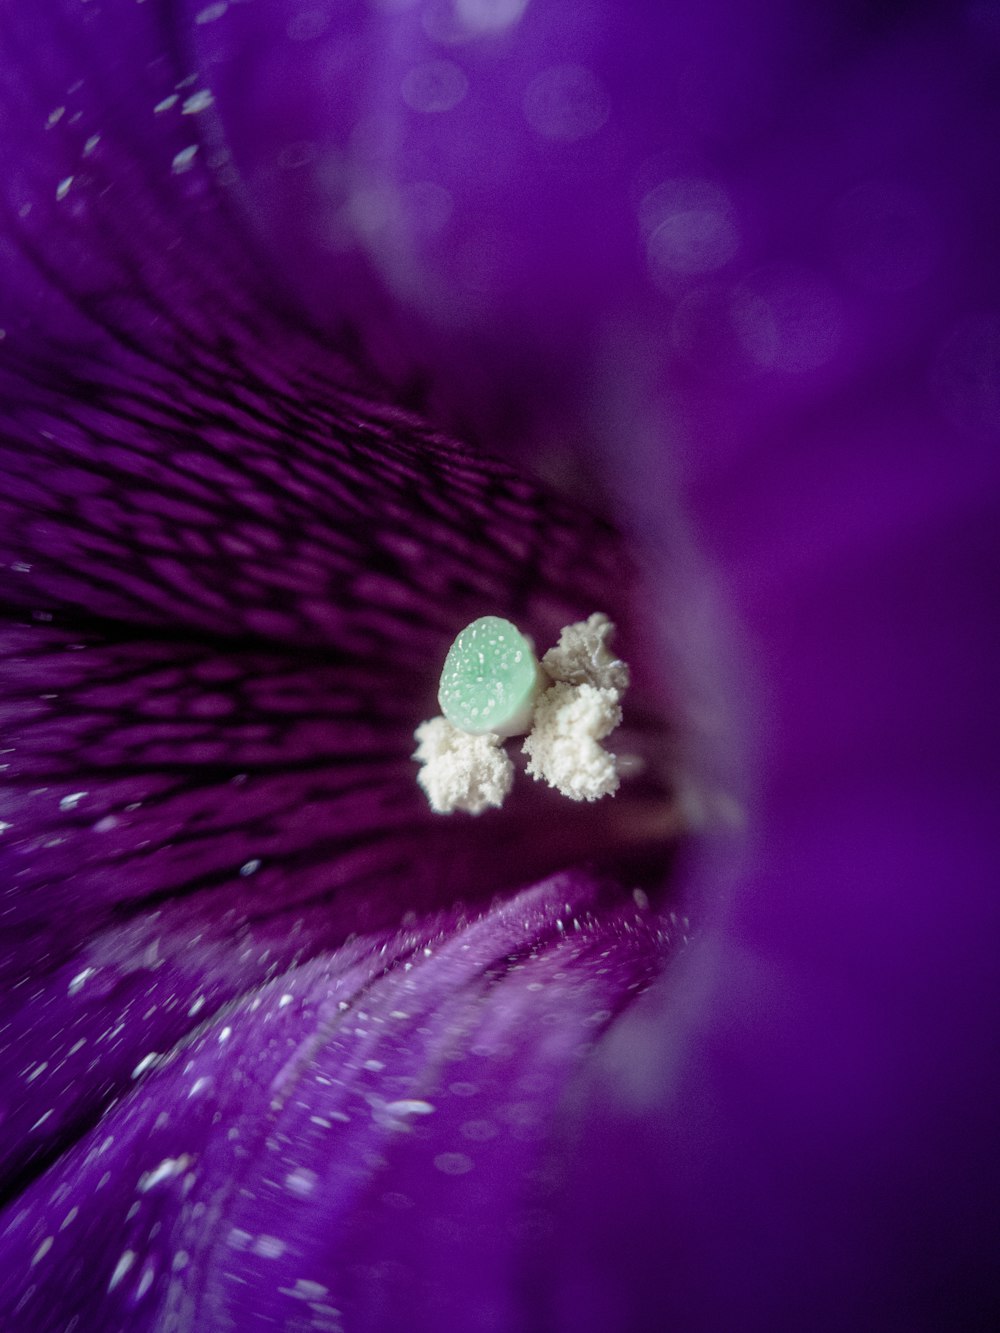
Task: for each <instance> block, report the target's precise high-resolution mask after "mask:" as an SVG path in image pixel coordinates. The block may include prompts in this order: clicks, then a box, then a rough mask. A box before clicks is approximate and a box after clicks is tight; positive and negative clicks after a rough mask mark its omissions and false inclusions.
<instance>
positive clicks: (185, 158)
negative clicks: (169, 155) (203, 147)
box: [171, 143, 198, 176]
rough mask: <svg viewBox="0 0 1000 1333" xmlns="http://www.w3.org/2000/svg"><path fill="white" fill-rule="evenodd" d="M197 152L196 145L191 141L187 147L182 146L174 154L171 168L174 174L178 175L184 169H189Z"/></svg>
mask: <svg viewBox="0 0 1000 1333" xmlns="http://www.w3.org/2000/svg"><path fill="white" fill-rule="evenodd" d="M197 152H198V145H197V144H196V143H193V144H189V145H188V147H187V148H182V149H181V151H180V152H179V153H177V154H176V156H175V157H174V160H173V164H172V168H171V169H172V170H173V172H174V175H175V176H180V175H182V174H183V173H184V172H185V171H190V170H191V167H192V165H193V164H194V159H195V154H196V153H197Z"/></svg>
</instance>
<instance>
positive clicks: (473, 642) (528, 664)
mask: <svg viewBox="0 0 1000 1333" xmlns="http://www.w3.org/2000/svg"><path fill="white" fill-rule="evenodd" d="M541 683H542V681H541V672H540V670H539V666H538V662H537V659H536V658H535V652H534V649H533V647H532V645H531V640H530V639H526V638H525V636H524V635H523V634H522V633H521V631H520V630H519V629H518V628H517V626H516V625H512V624H511V623H510V621H509V620H502V619H501V618H500V617H499V616H481V617H480V618H479V619H478V620H474V621H473V622H472V624H471V625H467V626H466V627H465V629H464V630H462V632H461V634H460V635H459V636H458V638H457V639H456V640H455V642H454V643H453V644H452V645H451V647H450V648H449V650H448V656H447V657H446V658H445V661H444V670H443V671H442V672H441V688H440V690H439V691H438V702H439V703H440V705H441V711H442V713H444V715H445V717H446V718H447V719H448V721H449V722H450V723H451V724H452V726H453V727H458V728H459V730H460V731H467V732H470V733H471V734H472V735H474V736H478V735H482V734H483V733H485V732H494V733H495V734H496V735H498V736H519V735H521V734H522V733H524V732H526V731H528V730H529V728H530V727H531V716H532V713H533V711H534V706H535V699H536V698H537V697H538V692H539V689H540V687H541Z"/></svg>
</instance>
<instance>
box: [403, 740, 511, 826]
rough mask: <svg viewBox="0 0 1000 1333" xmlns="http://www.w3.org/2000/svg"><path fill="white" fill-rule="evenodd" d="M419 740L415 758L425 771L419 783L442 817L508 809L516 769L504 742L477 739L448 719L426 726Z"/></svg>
mask: <svg viewBox="0 0 1000 1333" xmlns="http://www.w3.org/2000/svg"><path fill="white" fill-rule="evenodd" d="M414 739H415V740H416V741H418V742H419V744H418V745H417V748H416V750H415V751H414V755H413V757H414V759H419V760H420V762H421V764H422V765H423V767H422V768H421V769H420V772H419V773H418V774H417V781H418V782H419V783H420V785H421V787H423V789H424V791H425V792H426V793H427V799H428V801H430V804H431V809H432V810H435V811H437V813H438V814H440V815H450V814H451V813H452V811H453V810H466V811H468V813H469V814H470V815H478V814H481V813H482V812H483V811H484V810H486V809H488V808H489V807H490V806H501V805H503V803H504V800H505V799H506V796H507V793H508V792H509V791H510V789H511V786H512V785H513V782H514V765H513V764H512V763H511V762H510V758H509V757H508V755H507V751H506V750H505V749H504V748H503V746H502V744H501V742H500V737H499V736H494V735H493V734H492V733H491V732H487V733H486V734H485V735H481V736H472V735H470V734H469V732H467V731H459V729H458V727H453V726H452V725H451V723H450V722H449V721H448V720H447V719H446V718H443V717H432V718H431V720H430V721H429V722H421V724H420V726H419V727H417V730H416V731H415V732H414Z"/></svg>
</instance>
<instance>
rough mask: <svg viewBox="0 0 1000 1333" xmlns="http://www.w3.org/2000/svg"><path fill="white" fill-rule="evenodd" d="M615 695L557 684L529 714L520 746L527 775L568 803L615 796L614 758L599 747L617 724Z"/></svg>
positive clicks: (618, 713)
mask: <svg viewBox="0 0 1000 1333" xmlns="http://www.w3.org/2000/svg"><path fill="white" fill-rule="evenodd" d="M619 698H620V695H619V694H618V691H617V690H613V689H603V690H602V689H599V688H598V687H597V686H596V685H588V684H583V685H570V684H567V683H566V682H565V681H559V682H557V683H556V684H555V685H553V686H552V687H551V689H548V690H546V691H545V693H544V694H543V695H542V697H541V699H539V701H538V705H537V707H536V708H535V725H534V727H533V728H532V730H531V735H530V736H528V737H527V739H526V740H525V742H524V753H525V754H526V755H527V756H528V772H529V773H530V774H531V776H532V777H534V778H542V779H544V780H545V781H546V782H547V783H548V784H549V786H550V787H555V789H556V791H558V792H561V793H562V794H563V796H568V797H569V798H570V800H571V801H596V800H598V799H599V798H600V797H601V796H610V795H611V794H612V793H613V792H616V791H617V790H618V771H617V769H616V768H615V756H614V755H613V754H610V753H609V752H608V751H607V750H605V748H604V746H603V745H601V744H600V742H601V741H602V740H603V739H604V737H605V736H607V735H609V734H610V733H611V732H612V731H614V729H615V727H617V726H618V724H619V722H620V721H621V720H622V710H621V705H620V704H619V702H618V700H619Z"/></svg>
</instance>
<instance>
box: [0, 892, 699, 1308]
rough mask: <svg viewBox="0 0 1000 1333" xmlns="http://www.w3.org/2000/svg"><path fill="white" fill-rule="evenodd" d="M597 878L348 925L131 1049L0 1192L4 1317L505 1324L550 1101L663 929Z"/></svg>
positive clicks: (539, 1204) (542, 1175)
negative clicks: (6, 1195)
mask: <svg viewBox="0 0 1000 1333" xmlns="http://www.w3.org/2000/svg"><path fill="white" fill-rule="evenodd" d="M611 892H612V902H611V903H609V902H608V900H607V893H608V886H607V885H602V884H601V883H600V882H598V881H596V880H594V879H593V878H592V877H589V876H587V875H583V874H578V873H574V874H571V875H559V876H556V877H554V878H553V879H550V880H548V881H546V882H544V883H541V884H539V885H538V886H536V887H534V888H531V889H527V890H525V891H523V892H522V893H519V894H517V895H515V896H514V897H512V898H510V899H509V900H508V901H507V902H506V903H504V904H503V905H497V906H495V907H494V908H493V909H492V910H491V911H489V912H486V913H470V914H468V915H465V914H459V913H449V914H444V915H442V916H441V917H439V918H436V919H433V920H427V921H424V922H422V923H421V925H420V926H419V927H414V928H413V929H403V930H401V931H399V932H397V933H395V934H393V935H388V936H385V937H382V938H381V939H377V940H372V939H370V938H364V937H359V938H358V939H357V940H356V941H354V942H353V943H352V944H350V945H347V946H344V947H343V948H342V949H340V950H337V951H334V952H331V953H330V954H329V955H327V956H324V957H322V958H315V959H313V960H311V961H309V962H307V963H304V964H303V965H302V966H301V967H300V968H298V969H297V970H296V971H295V972H294V973H291V974H286V975H284V976H282V977H280V978H276V979H275V980H274V981H272V982H270V983H267V984H265V985H263V986H261V987H260V988H258V989H257V990H256V991H254V992H253V993H251V994H247V995H246V996H244V997H243V998H241V999H240V1000H239V1001H238V1002H237V1003H235V1004H233V1005H231V1006H229V1007H227V1008H226V1009H225V1010H224V1011H223V1012H221V1013H219V1014H217V1015H215V1016H214V1017H213V1018H211V1019H210V1020H208V1021H207V1022H200V1023H199V1024H198V1025H197V1027H196V1028H195V1029H194V1031H193V1032H192V1033H191V1036H190V1038H189V1039H188V1040H187V1041H186V1042H184V1043H182V1044H180V1045H178V1046H176V1047H175V1048H173V1049H172V1050H170V1051H157V1050H155V1049H150V1050H149V1051H148V1052H147V1053H146V1054H145V1055H144V1056H143V1058H142V1059H141V1060H140V1061H139V1063H138V1066H137V1068H136V1070H135V1071H134V1082H133V1086H132V1089H131V1090H130V1091H129V1092H127V1093H125V1094H124V1095H123V1096H122V1097H121V1100H120V1101H119V1102H118V1103H117V1105H116V1106H115V1107H114V1110H113V1112H112V1113H111V1114H109V1115H108V1116H106V1117H105V1119H104V1120H103V1121H102V1123H100V1124H98V1125H95V1126H94V1127H93V1129H91V1130H90V1131H89V1132H88V1133H87V1134H86V1135H84V1136H83V1137H82V1138H81V1140H80V1142H79V1143H78V1144H77V1145H76V1146H75V1147H74V1148H73V1150H72V1151H71V1152H69V1153H67V1154H65V1155H64V1156H63V1157H62V1158H61V1160H60V1161H59V1162H58V1163H56V1164H54V1165H53V1166H52V1167H51V1168H50V1170H49V1171H47V1172H46V1174H45V1175H44V1176H43V1177H41V1178H40V1179H38V1180H37V1181H36V1182H34V1183H33V1184H32V1185H31V1186H30V1187H29V1188H28V1189H27V1190H26V1191H25V1192H24V1193H23V1194H22V1195H21V1197H20V1198H19V1199H18V1201H17V1203H16V1205H14V1206H12V1207H11V1209H10V1210H9V1211H8V1213H7V1219H6V1228H5V1230H4V1231H3V1232H0V1235H2V1238H3V1246H4V1254H5V1274H6V1276H5V1279H4V1281H5V1283H6V1284H7V1286H8V1288H9V1287H10V1285H11V1284H12V1283H13V1282H14V1280H15V1278H14V1275H17V1280H18V1287H19V1289H20V1300H19V1302H18V1303H17V1305H16V1306H14V1305H11V1304H8V1305H6V1306H5V1310H6V1311H7V1313H6V1317H5V1324H4V1326H5V1328H10V1329H21V1328H24V1329H28V1328H32V1329H56V1328H59V1329H62V1328H64V1327H66V1326H67V1325H68V1323H69V1322H71V1319H72V1317H73V1316H74V1315H75V1316H76V1317H78V1318H79V1320H80V1323H79V1325H78V1326H79V1327H82V1328H117V1327H123V1328H124V1327H129V1328H157V1329H160V1328H211V1329H219V1330H225V1329H232V1330H242V1329H253V1328H258V1327H259V1328H269V1327H279V1328H315V1329H328V1330H335V1329H341V1328H350V1327H355V1328H382V1327H390V1326H392V1325H393V1324H394V1323H396V1322H403V1323H405V1325H406V1326H407V1327H410V1328H414V1329H427V1330H430V1329H433V1328H442V1327H462V1328H467V1329H470V1330H479V1329H498V1328H515V1327H521V1326H523V1324H522V1322H521V1321H522V1319H523V1318H524V1317H525V1309H526V1307H525V1305H524V1302H525V1300H526V1298H527V1296H528V1295H529V1293H528V1291H527V1288H526V1286H525V1282H526V1280H527V1273H528V1265H527V1263H526V1260H527V1257H528V1256H529V1255H530V1254H532V1253H533V1252H534V1251H536V1250H537V1247H538V1246H539V1245H540V1244H541V1245H543V1244H545V1243H547V1240H548V1238H549V1235H550V1229H551V1216H550V1208H551V1203H552V1195H553V1191H554V1189H555V1188H556V1186H557V1184H558V1180H559V1175H558V1171H557V1169H556V1168H557V1162H556V1159H555V1158H554V1157H553V1155H552V1151H551V1147H552V1145H551V1125H552V1120H553V1112H554V1109H555V1107H556V1105H557V1103H558V1102H559V1100H560V1098H561V1096H562V1095H563V1093H564V1091H565V1086H566V1082H567V1080H568V1078H569V1077H570V1076H571V1074H572V1073H573V1071H574V1070H575V1069H576V1068H577V1067H578V1066H579V1064H580V1062H581V1061H582V1060H583V1059H584V1057H585V1056H586V1054H587V1052H588V1051H589V1050H590V1049H591V1048H592V1046H593V1043H594V1042H595V1040H597V1038H598V1037H599V1036H600V1034H601V1032H602V1030H603V1029H604V1028H605V1027H606V1026H607V1025H608V1023H609V1022H611V1020H612V1019H613V1017H614V1015H615V1014H616V1013H617V1011H618V1010H619V1009H620V1008H621V1006H622V1005H623V1004H624V1003H625V1002H627V1000H628V999H629V998H630V997H631V996H632V995H634V994H635V993H636V992H637V991H639V990H641V989H643V988H644V987H645V985H646V984H647V982H648V981H649V979H650V977H651V974H652V971H653V969H654V968H655V960H656V959H657V958H658V957H659V956H660V955H661V954H662V952H663V951H664V950H665V949H666V948H668V947H669V945H670V943H671V942H672V939H673V938H679V932H680V925H679V923H675V924H674V925H673V926H670V925H669V924H668V923H666V922H662V921H658V919H657V918H656V917H655V916H654V915H653V914H652V913H650V912H649V911H648V910H647V909H646V908H644V907H638V906H637V905H636V904H635V903H633V902H631V901H630V902H628V903H627V904H622V903H621V902H620V901H618V905H617V906H614V905H613V902H614V900H617V899H618V891H617V890H616V889H612V890H611ZM95 980H96V981H97V983H98V986H99V985H100V984H101V983H100V981H99V979H98V978H95ZM88 984H89V983H88ZM85 989H86V987H84V990H85ZM187 999H188V997H187V996H185V1003H187ZM105 1002H106V1003H107V999H106V1001H105ZM126 1023H127V1019H126ZM29 1283H30V1285H29Z"/></svg>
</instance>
